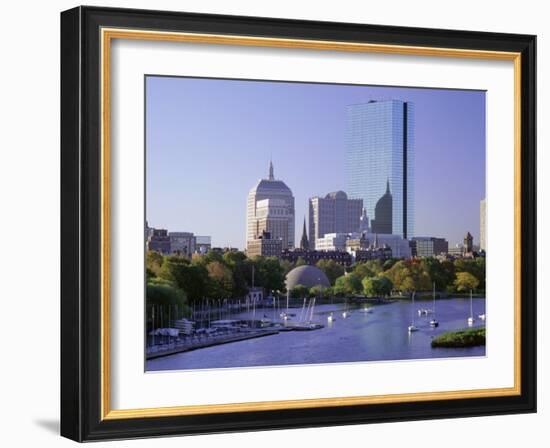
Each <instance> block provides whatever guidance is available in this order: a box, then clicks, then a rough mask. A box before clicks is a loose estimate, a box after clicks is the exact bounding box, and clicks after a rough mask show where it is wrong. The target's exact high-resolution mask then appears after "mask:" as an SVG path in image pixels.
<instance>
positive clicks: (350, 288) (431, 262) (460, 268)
mask: <svg viewBox="0 0 550 448" xmlns="http://www.w3.org/2000/svg"><path fill="white" fill-rule="evenodd" d="M317 266H318V267H319V268H320V269H321V270H323V271H324V272H325V274H327V277H328V278H329V280H330V283H331V286H330V287H329V288H319V287H314V288H311V289H310V290H308V289H307V288H305V287H304V286H303V285H297V286H296V287H295V288H293V289H292V291H290V294H291V296H292V297H308V296H309V297H312V296H317V297H318V296H319V295H323V296H325V297H349V296H354V295H364V296H367V297H386V296H389V295H390V294H405V295H410V294H411V293H413V292H418V291H428V290H431V289H432V286H433V285H434V284H435V288H436V289H437V290H438V291H444V292H447V293H450V294H452V293H456V292H465V291H470V290H475V291H477V292H481V291H484V290H485V258H482V257H480V258H476V259H456V260H454V261H451V260H444V261H440V260H439V259H437V258H434V257H427V258H422V259H410V260H399V259H389V260H386V261H382V260H369V261H366V262H362V263H357V264H355V265H354V266H352V267H351V268H348V269H346V270H344V268H343V267H342V266H339V265H337V264H336V263H335V262H334V261H332V260H330V261H328V260H322V261H320V262H319V263H318V264H317ZM329 274H330V275H329Z"/></svg>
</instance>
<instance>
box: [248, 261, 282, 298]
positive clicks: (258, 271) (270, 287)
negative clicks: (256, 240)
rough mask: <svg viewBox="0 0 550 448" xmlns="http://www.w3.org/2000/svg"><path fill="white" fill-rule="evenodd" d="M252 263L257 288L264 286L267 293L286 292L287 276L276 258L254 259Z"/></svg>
mask: <svg viewBox="0 0 550 448" xmlns="http://www.w3.org/2000/svg"><path fill="white" fill-rule="evenodd" d="M252 263H253V265H254V285H255V286H262V287H263V288H264V289H266V290H267V291H283V290H284V288H285V274H284V271H283V268H282V267H281V264H280V263H279V260H278V259H277V258H276V257H254V258H253V259H252ZM251 284H252V283H251Z"/></svg>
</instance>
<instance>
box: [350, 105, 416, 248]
mask: <svg viewBox="0 0 550 448" xmlns="http://www.w3.org/2000/svg"><path fill="white" fill-rule="evenodd" d="M346 151H347V156H346V178H347V193H348V195H349V197H350V198H354V199H363V206H364V207H365V208H366V209H367V214H368V216H369V218H370V219H374V218H375V213H374V208H375V206H376V203H377V201H378V200H379V199H380V198H381V197H382V196H383V195H384V193H385V192H386V186H387V182H389V184H390V192H391V194H392V198H393V213H392V223H393V225H392V233H393V234H395V235H400V236H402V237H404V238H411V237H413V236H414V105H413V104H412V103H410V102H403V101H398V100H389V101H371V102H368V103H363V104H353V105H350V106H348V108H347V131H346Z"/></svg>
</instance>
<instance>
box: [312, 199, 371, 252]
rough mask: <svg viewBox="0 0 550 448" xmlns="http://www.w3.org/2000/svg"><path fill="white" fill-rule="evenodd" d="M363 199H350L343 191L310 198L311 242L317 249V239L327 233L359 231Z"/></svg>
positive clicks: (313, 247)
mask: <svg viewBox="0 0 550 448" xmlns="http://www.w3.org/2000/svg"><path fill="white" fill-rule="evenodd" d="M362 210H363V200H362V199H348V196H347V194H346V193H344V192H343V191H335V192H333V193H329V194H327V195H326V196H325V197H324V198H320V197H314V198H310V200H309V243H310V248H311V249H316V247H315V245H316V241H317V240H318V239H320V238H323V237H324V236H325V235H326V234H327V233H352V232H358V231H359V229H360V227H361V213H362Z"/></svg>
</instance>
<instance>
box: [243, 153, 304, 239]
mask: <svg viewBox="0 0 550 448" xmlns="http://www.w3.org/2000/svg"><path fill="white" fill-rule="evenodd" d="M264 232H267V233H269V234H270V235H271V238H272V239H280V240H282V248H283V249H293V248H294V196H293V194H292V191H291V190H290V188H288V186H287V185H286V184H285V183H284V182H283V181H282V180H277V179H275V176H274V174H273V163H271V162H270V163H269V176H268V178H267V179H261V180H259V181H258V183H257V184H256V185H255V186H254V187H253V188H252V189H251V190H250V192H249V193H248V201H247V207H246V241H247V243H248V241H252V240H255V239H257V238H259V237H260V236H261V235H262V234H263V233H264Z"/></svg>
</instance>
